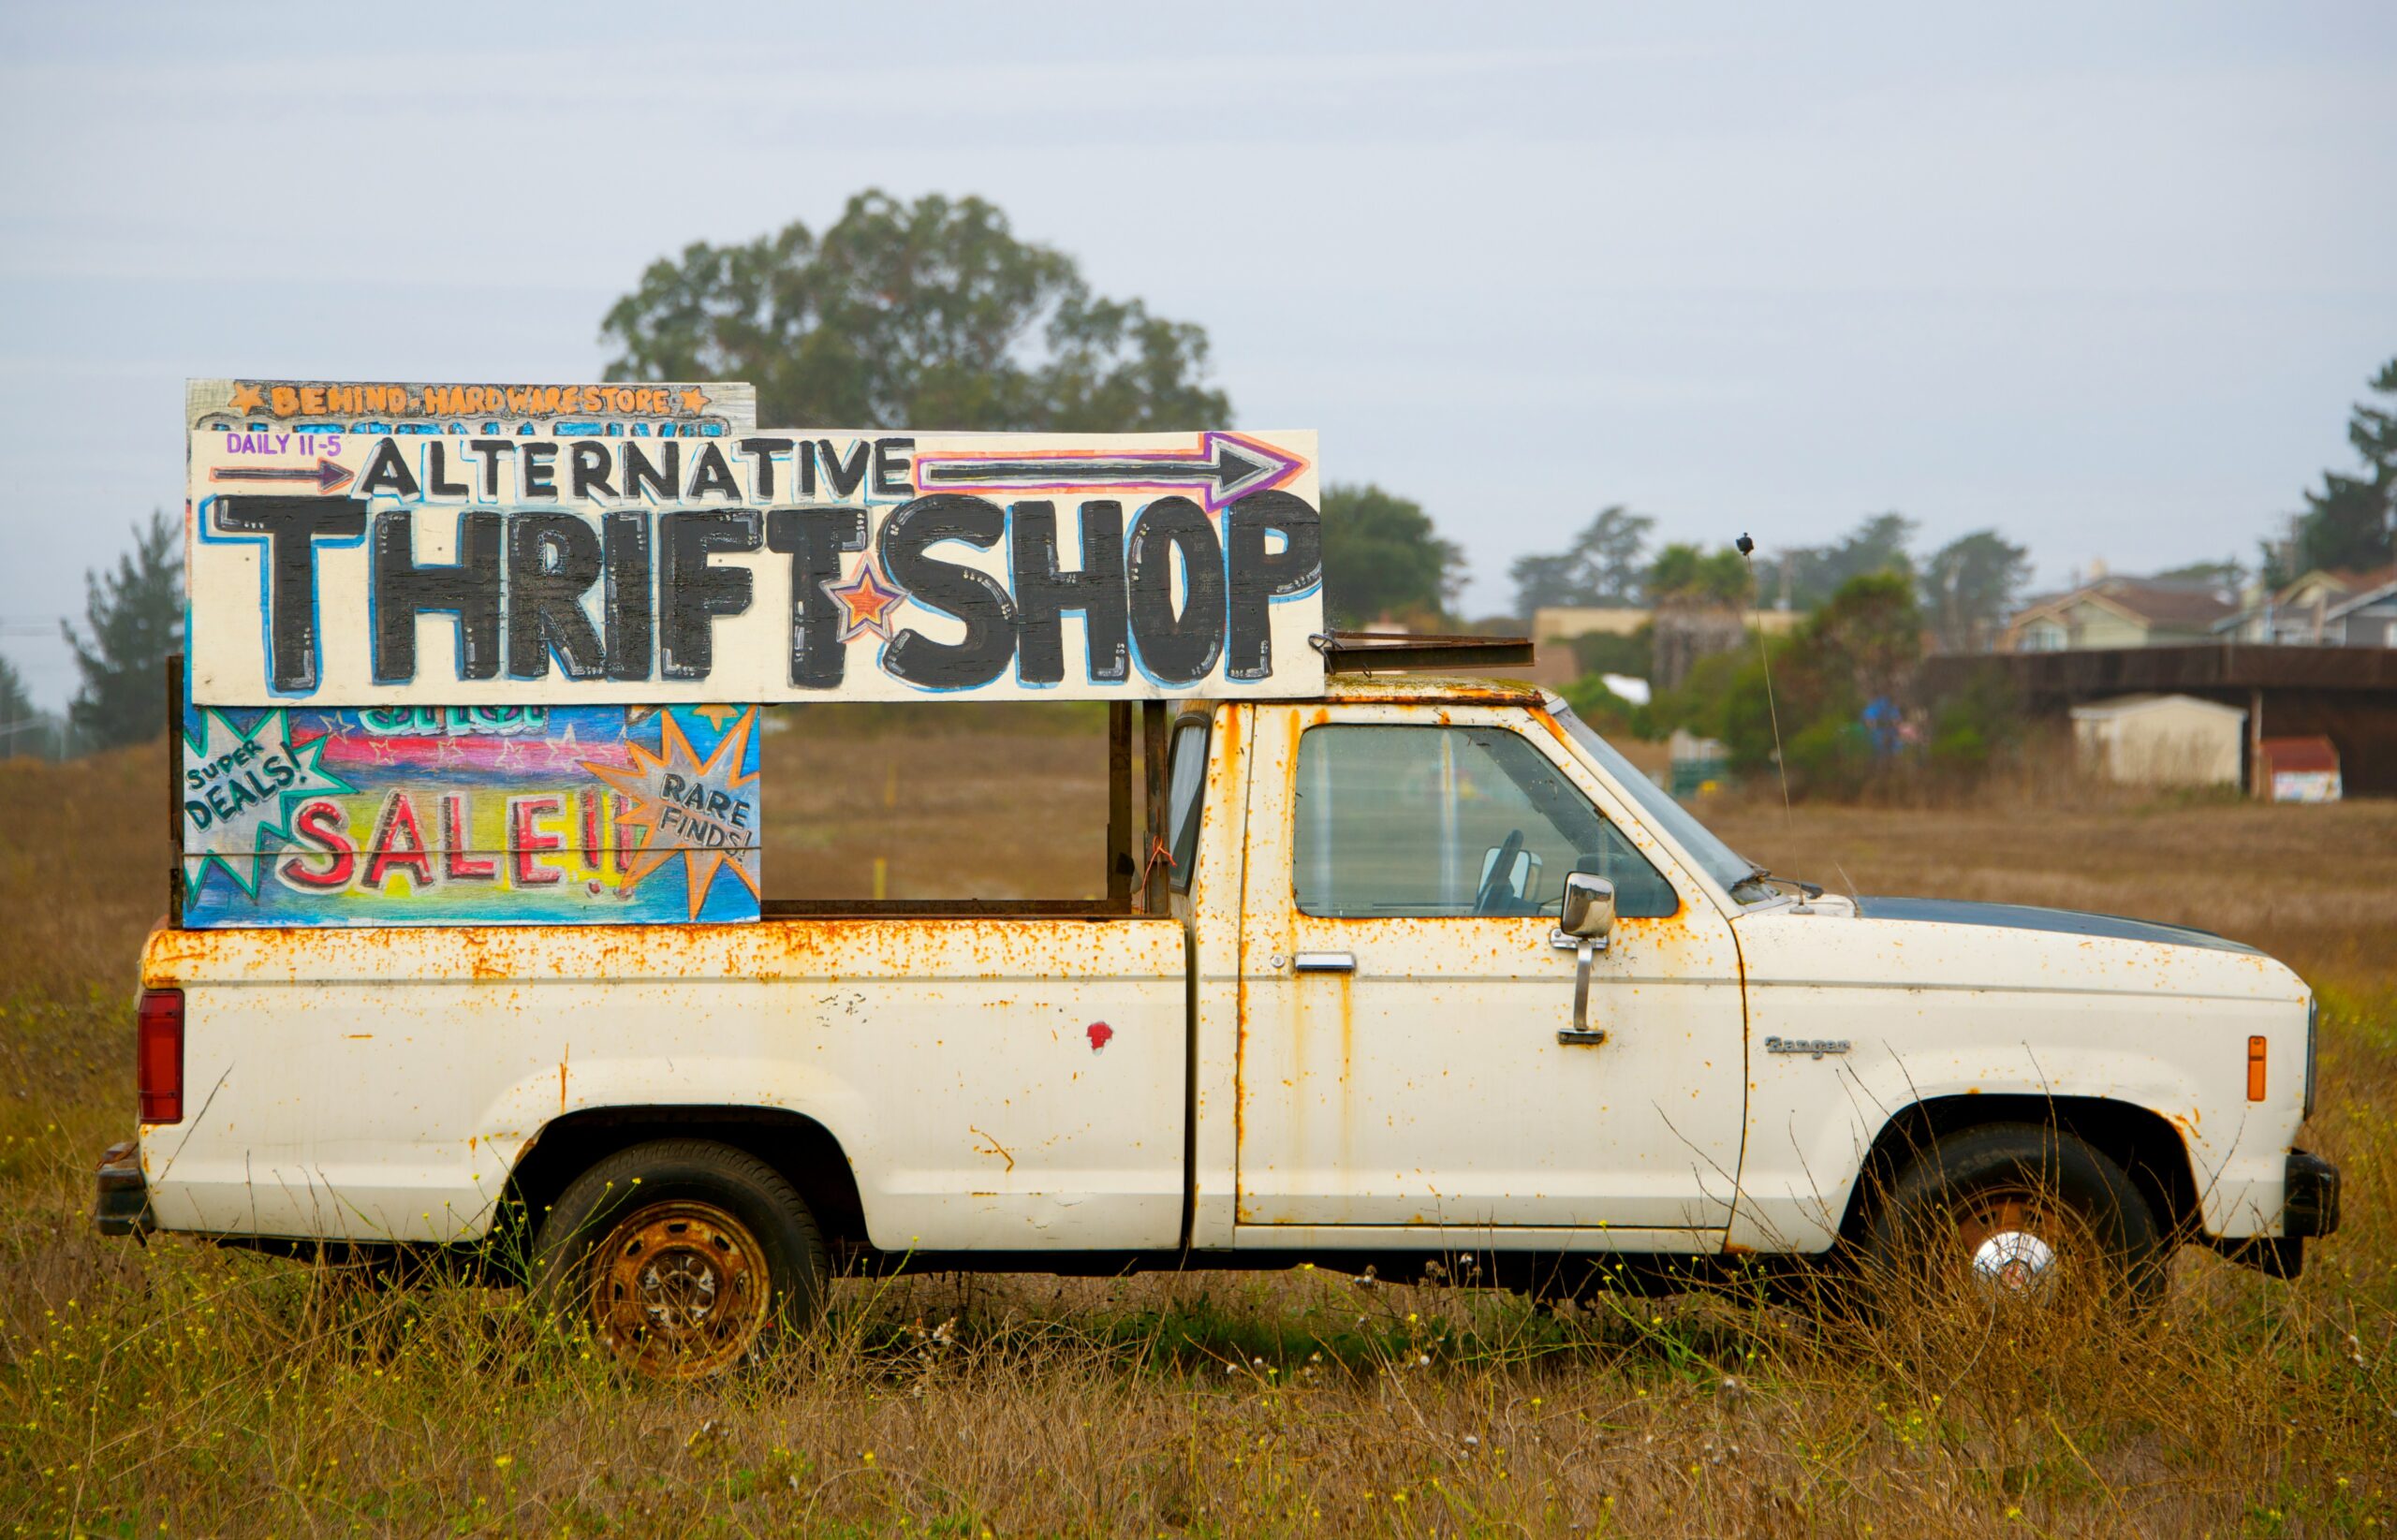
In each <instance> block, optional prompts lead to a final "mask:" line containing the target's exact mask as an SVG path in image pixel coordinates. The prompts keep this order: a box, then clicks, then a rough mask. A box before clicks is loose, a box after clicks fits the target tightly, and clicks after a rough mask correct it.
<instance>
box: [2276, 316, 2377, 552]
mask: <svg viewBox="0 0 2397 1540" xmlns="http://www.w3.org/2000/svg"><path fill="white" fill-rule="evenodd" d="M2371 385H2372V389H2373V391H2374V392H2375V394H2378V395H2383V396H2388V397H2390V401H2391V405H2392V406H2397V359H2390V360H2389V362H2388V363H2387V364H2385V365H2384V366H2382V368H2381V370H2380V372H2379V373H2378V374H2375V375H2374V376H2373V377H2372V381H2371ZM2347 442H2348V443H2350V444H2353V445H2354V446H2355V447H2356V453H2357V454H2358V455H2360V456H2361V457H2362V459H2363V474H2362V475H2361V476H2343V475H2341V474H2340V473H2339V472H2337V471H2325V472H2323V473H2322V489H2321V491H2307V492H2306V494H2305V511H2304V512H2303V513H2301V514H2299V515H2298V516H2297V523H2296V528H2295V530H2294V531H2293V532H2292V536H2293V537H2292V539H2291V542H2290V544H2291V547H2292V550H2291V551H2290V553H2289V554H2290V559H2288V560H2287V561H2284V562H2280V563H2277V564H2272V565H2278V566H2280V567H2282V568H2284V570H2283V571H2279V572H2276V573H2275V574H2274V575H2275V576H2276V577H2279V578H2281V579H2282V580H2284V581H2286V580H2287V579H2294V578H2299V577H2302V576H2304V575H2305V574H2306V573H2308V572H2312V571H2314V570H2316V569H2317V568H2323V569H2328V570H2330V571H2333V572H2338V571H2359V572H2360V571H2368V570H2370V569H2372V568H2374V567H2376V566H2381V565H2386V564H2387V563H2388V562H2389V561H2390V558H2391V557H2392V556H2397V530H2392V529H2391V528H2390V518H2391V514H2392V512H2397V411H2392V410H2390V409H2389V408H2385V407H2380V406H2375V405H2374V404H2373V403H2370V402H2359V403H2356V406H2355V410H2354V412H2353V414H2352V415H2351V416H2350V417H2349V418H2348V419H2347ZM2265 550H2266V555H2267V558H2268V559H2269V558H2272V557H2273V556H2274V555H2275V554H2276V553H2275V552H2273V551H2272V549H2271V547H2269V546H2267V547H2266V548H2265ZM2289 568H2293V570H2286V569H2289ZM2274 586H2278V584H2275V585H2274Z"/></svg>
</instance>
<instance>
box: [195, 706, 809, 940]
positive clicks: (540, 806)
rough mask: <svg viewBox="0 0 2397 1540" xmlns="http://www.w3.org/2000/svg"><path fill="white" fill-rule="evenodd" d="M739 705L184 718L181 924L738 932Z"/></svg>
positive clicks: (752, 898) (749, 827)
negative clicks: (698, 926)
mask: <svg viewBox="0 0 2397 1540" xmlns="http://www.w3.org/2000/svg"><path fill="white" fill-rule="evenodd" d="M757 731H758V727H757V708H756V707H754V706H675V707H669V708H657V707H639V706H632V707H625V706H576V707H565V708H560V707H551V708H546V709H545V708H542V707H537V706H536V707H426V706H401V707H387V708H371V709H365V710H355V711H335V710H330V709H319V708H315V707H295V708H281V707H278V708H274V709H271V710H259V709H243V708H224V709H220V708H216V707H198V706H192V705H189V704H186V705H185V706H184V740H183V744H182V749H183V759H182V767H181V770H182V796H183V804H184V924H185V925H187V926H194V927H212V926H245V925H249V926H289V925H486V924H516V925H557V924H583V925H587V924H606V923H618V924H657V923H685V922H689V921H693V920H714V921H738V920H754V919H756V918H757V914H758V903H757V900H758V884H759V846H760V843H761V841H760V838H759V825H758V796H757Z"/></svg>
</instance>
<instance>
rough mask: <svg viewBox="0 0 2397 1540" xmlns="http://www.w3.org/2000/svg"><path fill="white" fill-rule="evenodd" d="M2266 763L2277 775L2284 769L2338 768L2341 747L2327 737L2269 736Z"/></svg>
mask: <svg viewBox="0 0 2397 1540" xmlns="http://www.w3.org/2000/svg"><path fill="white" fill-rule="evenodd" d="M2264 763H2265V764H2267V765H2269V766H2271V767H2272V773H2274V774H2276V775H2277V774H2279V773H2280V772H2281V771H2283V770H2295V771H2300V772H2303V771H2306V770H2337V769H2338V768H2339V749H2338V745H2337V744H2335V743H2333V742H2331V741H2330V740H2329V739H2327V738H2267V739H2265V740H2264Z"/></svg>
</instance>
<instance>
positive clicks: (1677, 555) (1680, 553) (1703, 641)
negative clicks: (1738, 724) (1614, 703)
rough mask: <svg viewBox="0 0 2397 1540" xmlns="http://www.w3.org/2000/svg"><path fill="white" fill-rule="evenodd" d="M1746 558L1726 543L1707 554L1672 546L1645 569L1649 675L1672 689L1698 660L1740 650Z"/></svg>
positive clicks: (1743, 632)
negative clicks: (1650, 615)
mask: <svg viewBox="0 0 2397 1540" xmlns="http://www.w3.org/2000/svg"><path fill="white" fill-rule="evenodd" d="M1748 588H1749V582H1748V564H1747V560H1746V558H1744V557H1743V556H1742V555H1741V554H1740V553H1739V552H1738V551H1736V550H1732V549H1731V548H1730V547H1729V546H1725V547H1724V548H1723V549H1722V550H1717V551H1714V552H1713V553H1711V554H1710V553H1709V552H1707V551H1704V550H1699V549H1698V547H1696V546H1689V545H1670V546H1667V547H1666V548H1665V549H1664V550H1660V551H1658V552H1657V553H1656V561H1655V565H1653V566H1651V567H1650V568H1649V569H1648V597H1649V598H1650V600H1652V601H1653V602H1654V605H1655V607H1656V618H1655V620H1654V623H1653V627H1654V630H1653V635H1654V649H1653V651H1652V653H1651V661H1650V664H1649V667H1648V677H1649V679H1650V680H1652V681H1653V682H1654V683H1655V685H1656V687H1657V688H1658V689H1662V690H1670V689H1675V688H1677V687H1679V686H1680V684H1681V683H1682V682H1683V681H1684V680H1685V679H1686V678H1688V677H1689V673H1690V670H1691V669H1692V668H1694V667H1697V665H1698V661H1699V660H1700V659H1702V658H1708V657H1712V656H1713V655H1715V654H1716V653H1730V652H1735V651H1737V650H1738V648H1739V646H1740V643H1741V642H1742V641H1743V639H1745V638H1746V636H1747V627H1746V625H1745V623H1743V621H1742V619H1741V611H1742V610H1743V609H1745V608H1746V604H1747V597H1748Z"/></svg>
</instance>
